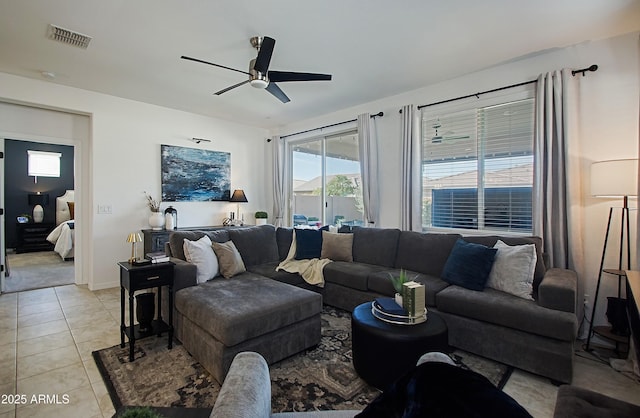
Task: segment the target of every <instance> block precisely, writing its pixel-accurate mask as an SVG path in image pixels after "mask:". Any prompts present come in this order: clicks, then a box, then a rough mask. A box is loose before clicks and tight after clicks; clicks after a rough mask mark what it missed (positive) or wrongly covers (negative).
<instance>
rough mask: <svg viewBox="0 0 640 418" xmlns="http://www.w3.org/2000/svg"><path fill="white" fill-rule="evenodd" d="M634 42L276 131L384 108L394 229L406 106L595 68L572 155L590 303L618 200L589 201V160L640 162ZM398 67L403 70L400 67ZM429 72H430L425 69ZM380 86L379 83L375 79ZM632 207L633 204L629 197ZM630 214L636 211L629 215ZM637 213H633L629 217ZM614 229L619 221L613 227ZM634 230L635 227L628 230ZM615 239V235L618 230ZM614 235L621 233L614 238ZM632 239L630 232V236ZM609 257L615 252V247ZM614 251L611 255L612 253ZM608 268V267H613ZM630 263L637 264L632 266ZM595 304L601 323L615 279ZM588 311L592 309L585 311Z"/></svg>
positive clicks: (584, 92) (519, 64) (388, 206)
mask: <svg viewBox="0 0 640 418" xmlns="http://www.w3.org/2000/svg"><path fill="white" fill-rule="evenodd" d="M638 45H639V38H638V32H636V33H631V34H627V35H624V36H619V37H615V38H611V39H606V40H600V41H593V42H592V41H585V42H583V43H580V44H578V45H574V46H571V47H567V48H562V49H557V50H552V51H550V52H547V53H542V54H539V55H536V56H532V57H530V58H527V59H522V60H519V61H514V62H510V63H505V64H501V65H496V66H495V67H492V68H488V69H486V70H483V71H480V72H476V73H473V74H468V75H465V76H463V77H459V78H456V79H453V80H449V81H445V82H442V83H439V84H435V85H430V86H426V87H424V88H422V89H419V90H415V91H411V92H407V93H405V94H401V95H398V96H394V97H389V98H386V99H383V100H378V101H374V102H370V103H365V104H362V105H359V106H356V107H352V108H349V109H344V110H341V111H338V112H335V113H332V114H329V115H323V116H320V117H317V118H314V119H311V120H306V121H301V122H298V123H295V124H291V125H288V126H285V127H282V128H281V129H279V130H277V132H274V133H278V134H282V135H286V134H290V133H294V132H298V131H303V130H306V129H312V128H315V127H319V126H322V125H326V124H332V123H336V122H340V121H343V120H350V119H353V118H355V117H356V116H357V115H358V114H359V113H363V112H369V113H372V114H373V113H377V112H378V111H384V113H385V116H384V117H382V118H376V122H375V123H376V124H377V131H378V140H379V145H378V147H379V150H378V151H379V155H380V158H379V160H380V162H379V164H380V167H379V173H380V178H379V180H380V182H379V184H380V195H381V196H382V199H381V202H380V224H379V226H381V227H399V225H400V211H399V208H400V205H398V201H399V199H400V178H401V176H400V171H399V167H400V166H401V164H400V153H401V141H400V132H401V125H400V115H399V114H398V111H399V109H400V107H401V106H402V105H404V104H411V103H414V104H416V105H421V104H427V103H433V102H437V101H440V100H446V99H449V98H454V97H457V96H462V95H467V94H472V93H475V92H478V91H484V90H489V89H493V88H497V87H502V86H506V85H510V84H515V83H520V82H523V81H528V80H534V79H536V78H537V77H538V75H539V74H540V73H543V72H547V71H551V70H555V69H560V68H584V67H588V66H590V65H591V64H598V65H599V70H598V71H597V72H595V73H588V74H587V76H586V77H584V78H583V77H580V80H579V86H580V87H579V89H578V90H579V95H580V110H579V112H580V121H579V131H580V145H581V148H580V149H579V150H572V152H574V153H576V154H577V155H578V157H579V159H580V162H581V167H582V173H583V178H582V179H583V185H582V209H583V231H582V232H583V237H584V255H585V260H586V261H585V265H584V269H583V270H584V271H585V274H584V277H582V278H581V281H582V282H583V283H584V286H583V287H582V288H584V290H580V292H581V293H580V294H582V293H587V294H589V295H590V301H589V307H591V306H592V305H591V303H593V295H594V293H595V284H596V280H597V277H598V268H599V261H600V256H601V253H602V244H603V239H604V233H605V227H606V220H607V215H608V208H609V206H610V205H615V204H618V205H619V204H621V202H618V201H611V200H606V199H605V200H603V199H596V198H593V197H591V196H590V192H589V188H590V182H589V167H590V164H591V163H592V162H593V161H599V160H607V159H617V158H637V157H638V113H639V111H638V97H639V91H640V87H639V84H640V83H639V48H638ZM399 65H401V64H400V63H399ZM425 71H428V69H425ZM380 82H381V83H384V80H380ZM630 204H631V205H632V206H635V205H636V201H635V200H632V201H631V203H630ZM632 213H635V212H632ZM634 216H635V215H634ZM616 225H618V224H616ZM631 229H632V231H635V228H634V227H633V226H632V228H631ZM617 233H618V234H619V232H617ZM618 236H619V235H618ZM632 239H634V242H635V235H632ZM613 253H616V251H615V248H614V251H613ZM614 255H615V254H612V255H611V256H614ZM612 263H613V264H612ZM607 265H608V266H612V267H615V266H617V261H615V257H608V261H607ZM633 265H635V266H636V267H637V263H636V262H635V261H634V263H633ZM603 286H604V288H603V289H602V290H601V295H602V296H600V298H599V299H600V303H599V305H598V314H597V320H596V322H597V323H603V322H605V319H604V310H605V309H606V297H605V296H612V295H614V294H615V293H616V292H617V281H616V280H611V279H610V278H605V279H603ZM588 312H590V308H589V310H588Z"/></svg>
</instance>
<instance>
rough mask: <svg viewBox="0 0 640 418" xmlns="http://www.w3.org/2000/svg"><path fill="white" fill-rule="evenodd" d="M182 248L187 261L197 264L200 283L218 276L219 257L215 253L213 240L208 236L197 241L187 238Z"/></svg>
mask: <svg viewBox="0 0 640 418" xmlns="http://www.w3.org/2000/svg"><path fill="white" fill-rule="evenodd" d="M182 247H183V249H184V256H185V258H186V259H187V261H188V262H190V263H193V264H195V265H196V267H197V268H198V270H197V271H198V273H197V281H198V283H204V282H206V281H207V280H210V279H213V278H214V277H216V276H217V275H218V273H219V272H218V257H216V254H215V252H213V247H211V239H209V237H208V236H206V235H205V236H204V237H202V238H200V239H199V240H197V241H190V240H188V239H186V238H185V239H184V244H183V245H182Z"/></svg>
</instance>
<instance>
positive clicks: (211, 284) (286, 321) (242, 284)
mask: <svg viewBox="0 0 640 418" xmlns="http://www.w3.org/2000/svg"><path fill="white" fill-rule="evenodd" d="M175 306H176V309H177V310H178V311H179V312H180V313H181V314H182V315H184V316H186V317H187V318H189V319H190V320H191V321H192V322H194V323H195V324H197V325H198V326H199V327H200V328H202V329H203V330H204V331H206V332H207V333H209V334H211V335H212V336H213V337H214V338H216V339H217V340H218V341H220V342H221V343H222V344H224V345H225V346H227V347H231V346H234V345H236V344H238V343H241V342H243V341H246V340H248V339H250V338H254V337H258V336H260V335H264V334H267V333H269V332H272V331H275V330H278V329H281V328H283V327H286V326H288V325H291V324H294V323H297V322H300V321H302V320H304V319H307V318H311V317H313V316H315V315H319V314H320V311H321V310H322V296H320V295H319V294H317V293H314V292H311V291H309V290H305V289H300V288H298V287H295V286H290V285H288V284H285V283H280V282H278V281H276V280H271V279H268V278H266V277H262V276H258V275H256V274H254V273H249V272H246V273H242V274H240V275H238V276H235V277H234V278H232V279H229V280H222V279H214V280H210V281H208V282H206V283H203V284H201V285H198V286H193V287H189V288H185V289H182V290H180V291H179V292H176V295H175ZM266 312H268V313H269V315H265V313H266Z"/></svg>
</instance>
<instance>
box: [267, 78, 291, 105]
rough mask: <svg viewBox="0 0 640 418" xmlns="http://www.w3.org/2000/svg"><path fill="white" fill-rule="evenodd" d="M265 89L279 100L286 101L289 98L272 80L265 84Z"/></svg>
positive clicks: (288, 100)
mask: <svg viewBox="0 0 640 418" xmlns="http://www.w3.org/2000/svg"><path fill="white" fill-rule="evenodd" d="M266 90H267V91H268V92H269V93H271V94H273V95H274V96H276V97H277V98H278V100H280V101H281V102H282V103H288V102H290V101H291V100H290V99H289V98H288V97H287V95H286V94H284V92H283V91H282V90H280V87H278V86H277V85H276V83H274V82H273V81H272V82H270V83H269V85H268V86H267V88H266Z"/></svg>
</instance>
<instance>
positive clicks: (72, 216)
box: [67, 202, 76, 220]
mask: <svg viewBox="0 0 640 418" xmlns="http://www.w3.org/2000/svg"><path fill="white" fill-rule="evenodd" d="M75 204H76V203H75V202H67V206H68V207H69V220H71V219H75V218H74V207H75Z"/></svg>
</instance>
